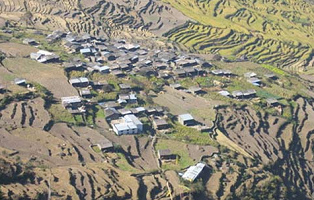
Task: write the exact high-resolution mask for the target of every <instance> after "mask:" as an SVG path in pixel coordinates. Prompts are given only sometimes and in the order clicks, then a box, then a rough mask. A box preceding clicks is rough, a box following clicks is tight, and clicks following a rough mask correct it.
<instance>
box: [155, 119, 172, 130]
mask: <svg viewBox="0 0 314 200" xmlns="http://www.w3.org/2000/svg"><path fill="white" fill-rule="evenodd" d="M153 126H154V128H155V129H157V130H162V129H168V128H169V124H168V122H167V121H166V120H164V119H153Z"/></svg>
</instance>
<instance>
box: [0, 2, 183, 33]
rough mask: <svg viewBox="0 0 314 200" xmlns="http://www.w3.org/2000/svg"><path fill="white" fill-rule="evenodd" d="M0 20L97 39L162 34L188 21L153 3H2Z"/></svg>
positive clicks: (167, 8)
mask: <svg viewBox="0 0 314 200" xmlns="http://www.w3.org/2000/svg"><path fill="white" fill-rule="evenodd" d="M0 18H4V19H7V20H13V21H15V22H18V23H21V24H23V25H24V26H25V25H26V26H31V27H33V26H35V27H36V28H37V29H44V30H47V29H50V30H56V29H61V30H70V31H72V32H77V33H91V34H92V35H97V36H98V35H101V36H116V35H118V34H119V33H121V31H122V30H125V29H126V30H128V31H129V32H132V30H133V31H134V30H140V32H146V31H147V30H150V31H152V32H154V33H156V34H158V35H161V34H162V33H164V32H166V31H167V30H169V29H171V28H174V27H175V26H177V25H181V24H184V23H185V22H186V21H187V20H188V17H186V16H184V15H183V14H182V13H180V12H179V11H177V10H175V9H173V8H171V7H170V6H168V5H166V4H164V3H162V2H159V1H153V0H141V1H113V0H109V1H105V0H96V1H88V0H66V1H57V0H54V1H49V2H47V1H44V0H31V1H22V0H1V1H0ZM130 28H131V29H132V30H131V29H130Z"/></svg>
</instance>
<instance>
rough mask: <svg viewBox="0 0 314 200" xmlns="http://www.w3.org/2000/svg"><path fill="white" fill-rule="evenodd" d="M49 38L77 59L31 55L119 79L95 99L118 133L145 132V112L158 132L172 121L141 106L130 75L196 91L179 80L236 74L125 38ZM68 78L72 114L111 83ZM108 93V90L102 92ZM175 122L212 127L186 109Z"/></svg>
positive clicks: (254, 80)
mask: <svg viewBox="0 0 314 200" xmlns="http://www.w3.org/2000/svg"><path fill="white" fill-rule="evenodd" d="M46 39H47V41H48V42H49V43H54V42H56V41H61V43H62V45H63V46H64V48H65V49H66V50H67V52H68V53H69V54H73V55H78V57H77V58H75V59H72V60H68V61H61V59H60V57H59V56H58V55H56V54H55V53H53V52H49V51H45V50H39V51H38V52H34V53H31V55H30V58H31V59H33V60H36V61H37V62H40V63H51V62H58V63H60V62H62V66H63V67H64V70H65V71H66V72H71V71H86V72H90V73H101V74H111V75H114V76H115V77H117V78H118V79H120V80H121V83H120V84H118V87H119V93H118V94H117V97H116V99H115V100H111V101H105V102H97V104H98V105H99V106H100V107H101V108H102V109H104V113H105V118H106V121H107V122H108V124H109V125H110V126H111V130H112V131H113V132H114V133H115V134H117V135H125V134H139V133H143V132H144V131H145V130H144V129H145V126H144V124H143V122H142V121H141V117H143V116H145V117H147V118H148V119H149V120H150V121H151V124H152V126H153V127H152V128H153V129H155V130H156V131H157V132H158V131H160V132H163V131H164V132H167V130H168V129H169V128H171V125H170V123H168V121H169V120H168V119H167V115H166V114H167V112H166V111H165V109H164V108H162V107H159V106H150V107H142V106H137V105H138V101H139V99H138V94H139V91H137V90H134V88H132V86H131V85H130V84H128V83H125V82H123V80H125V79H127V78H128V76H129V75H135V76H136V75H137V74H139V75H141V76H146V77H150V76H154V77H157V78H159V79H164V80H170V79H171V80H172V84H169V86H170V87H171V88H173V89H175V90H181V91H184V92H187V93H191V94H193V95H201V94H203V93H206V92H205V91H204V90H203V89H202V88H201V87H200V86H199V85H195V86H192V87H189V88H184V87H182V86H181V84H180V83H179V80H180V79H181V78H186V77H191V78H193V77H204V76H207V75H208V74H212V75H214V76H220V77H226V78H230V77H232V76H234V74H233V73H232V72H231V71H230V70H225V69H214V70H213V69H212V67H213V66H212V64H211V63H209V62H206V61H205V60H204V59H201V58H198V57H195V56H190V55H187V54H184V55H182V54H180V55H178V53H176V52H175V50H174V49H165V50H163V51H161V50H158V49H148V48H145V47H142V46H141V45H137V44H133V43H129V42H127V41H125V40H115V41H108V40H106V39H102V38H95V37H92V36H90V35H89V34H83V35H77V34H74V33H71V32H69V33H66V32H62V31H54V32H53V33H51V34H50V35H48V36H47V38H46ZM23 43H24V44H28V45H38V43H37V41H35V40H34V39H24V40H23ZM264 76H265V77H267V78H269V79H277V77H276V76H275V75H274V74H265V75H264ZM244 77H245V78H246V79H247V81H248V82H249V83H251V84H252V85H254V86H258V87H262V86H263V83H262V81H261V80H260V79H259V78H258V76H257V74H256V73H254V72H247V73H245V74H244ZM68 81H69V83H70V84H71V85H72V86H73V87H75V88H76V89H77V90H78V93H79V95H80V96H65V97H62V98H61V104H62V106H63V107H64V109H66V110H67V111H68V112H70V113H71V114H73V115H75V114H84V113H85V112H86V111H87V108H86V103H88V102H90V98H91V97H92V95H93V92H92V91H103V88H106V87H108V86H109V83H108V82H107V80H97V81H94V80H89V78H88V77H70V78H69V80H68ZM14 82H15V84H17V85H27V81H26V80H25V79H22V78H17V79H15V80H14ZM103 92H104V91H103ZM218 93H219V94H220V95H222V96H225V97H229V98H235V99H247V98H253V97H255V95H256V91H255V90H254V89H248V90H241V91H240V90H239V91H230V92H228V91H225V90H222V91H219V92H218ZM267 102H268V103H269V105H278V101H277V100H276V99H267ZM177 121H178V123H180V124H181V125H184V126H189V127H193V128H196V129H198V130H199V131H209V130H210V128H209V127H207V126H205V125H204V124H200V123H198V122H197V121H196V120H195V119H194V118H193V116H192V115H191V114H189V113H182V114H181V115H178V116H177ZM96 145H97V146H98V147H99V149H101V150H102V151H104V152H105V151H109V150H111V149H112V148H113V144H112V143H111V142H110V141H109V140H108V141H103V142H100V143H99V144H96ZM157 154H158V157H159V159H160V160H165V161H169V160H174V159H176V156H175V155H173V154H172V153H171V151H170V150H169V149H164V150H159V151H158V152H157ZM204 167H205V165H204V164H203V163H198V164H197V165H196V166H191V167H190V168H189V169H188V170H187V171H186V172H185V173H184V174H182V178H183V179H186V180H189V181H192V182H193V181H194V180H195V179H196V178H197V177H198V176H199V174H200V173H201V172H202V170H203V168H204Z"/></svg>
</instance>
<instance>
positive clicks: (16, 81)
mask: <svg viewBox="0 0 314 200" xmlns="http://www.w3.org/2000/svg"><path fill="white" fill-rule="evenodd" d="M14 84H15V85H22V86H25V85H26V80H25V79H23V78H15V79H14Z"/></svg>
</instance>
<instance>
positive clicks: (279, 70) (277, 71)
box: [261, 64, 287, 76]
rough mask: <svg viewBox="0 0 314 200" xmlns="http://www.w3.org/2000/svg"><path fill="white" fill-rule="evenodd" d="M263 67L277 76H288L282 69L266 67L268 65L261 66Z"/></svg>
mask: <svg viewBox="0 0 314 200" xmlns="http://www.w3.org/2000/svg"><path fill="white" fill-rule="evenodd" d="M261 66H262V67H264V68H266V69H268V70H270V71H272V72H274V73H276V74H279V75H283V76H284V75H287V73H286V72H285V71H283V70H282V69H279V68H277V67H274V66H271V65H266V64H262V65H261Z"/></svg>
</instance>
